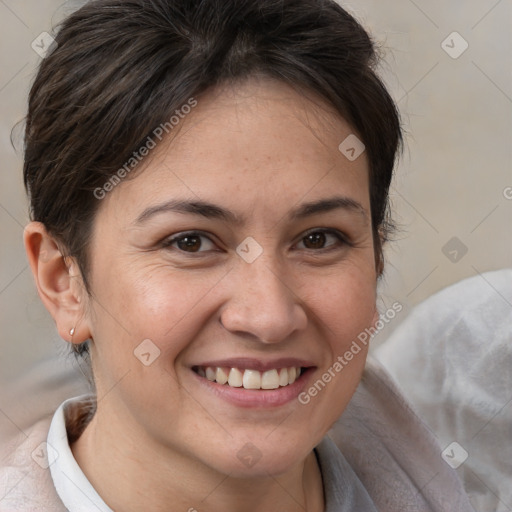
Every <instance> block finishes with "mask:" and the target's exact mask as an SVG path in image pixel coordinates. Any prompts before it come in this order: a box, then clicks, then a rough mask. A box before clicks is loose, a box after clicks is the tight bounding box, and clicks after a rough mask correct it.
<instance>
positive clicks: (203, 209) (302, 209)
mask: <svg viewBox="0 0 512 512" xmlns="http://www.w3.org/2000/svg"><path fill="white" fill-rule="evenodd" d="M338 209H342V210H345V211H348V212H352V213H357V214H360V215H361V216H362V217H363V219H364V221H365V222H367V221H368V215H367V213H366V210H365V209H364V207H363V206H362V205H361V204H360V203H358V202H357V201H355V200H354V199H351V198H349V197H344V196H335V197H331V198H327V199H321V200H318V201H312V202H309V203H304V204H302V205H300V206H299V207H298V208H296V209H295V210H292V211H291V212H290V213H289V214H288V218H289V219H290V220H300V219H304V218H306V217H310V216H312V215H317V214H319V213H327V212H331V211H333V210H338ZM167 212H174V213H184V214H192V215H200V216H202V217H206V218H208V219H218V220H222V221H224V222H227V223H231V224H237V225H241V224H243V223H244V222H245V219H244V218H243V217H241V216H239V215H238V214H236V213H234V212H232V211H230V210H227V209H225V208H223V207H221V206H218V205H215V204H213V203H209V202H207V201H199V200H197V201H187V200H172V201H166V202H165V203H161V204H157V205H155V206H150V207H149V208H146V209H145V210H144V211H143V212H142V213H141V214H140V215H139V216H138V217H137V219H136V220H135V224H143V223H144V222H146V221H148V220H149V219H150V218H151V217H154V216H155V215H158V214H161V213H167Z"/></svg>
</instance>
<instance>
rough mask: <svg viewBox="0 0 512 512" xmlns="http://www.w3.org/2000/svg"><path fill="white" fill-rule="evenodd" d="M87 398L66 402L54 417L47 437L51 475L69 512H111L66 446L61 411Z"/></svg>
mask: <svg viewBox="0 0 512 512" xmlns="http://www.w3.org/2000/svg"><path fill="white" fill-rule="evenodd" d="M86 396H87V395H83V396H80V397H75V398H70V399H69V400H66V401H65V402H63V403H62V404H61V405H60V406H59V408H58V409H57V410H56V411H55V414H54V415H53V419H52V422H51V425H50V430H49V431H48V437H47V442H48V445H49V446H47V451H48V461H49V463H50V473H51V476H52V480H53V485H54V486H55V489H56V491H57V494H58V495H59V498H60V499H61V501H62V503H64V505H65V507H66V508H67V509H68V510H69V512H91V510H94V511H99V512H113V510H112V509H111V508H110V507H109V506H108V505H107V504H106V503H105V502H104V501H103V500H102V499H101V498H100V496H99V494H98V493H97V492H96V491H95V489H94V487H93V486H92V485H91V482H89V480H88V479H87V477H86V476H85V475H84V473H83V471H82V470H81V469H80V466H79V465H78V463H77V462H76V460H75V457H74V456H73V452H72V451H71V448H70V446H69V441H68V434H67V430H66V417H65V411H64V408H65V407H66V404H68V403H71V402H75V401H77V400H81V399H82V398H85V397H86Z"/></svg>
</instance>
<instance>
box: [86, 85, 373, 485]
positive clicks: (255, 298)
mask: <svg viewBox="0 0 512 512" xmlns="http://www.w3.org/2000/svg"><path fill="white" fill-rule="evenodd" d="M180 123H181V126H180V127H179V128H180V131H179V132H178V131H176V133H177V135H176V136H175V137H174V138H173V140H172V141H169V143H167V141H165V142H164V143H163V144H162V145H160V146H159V147H157V148H156V149H154V150H153V151H154V152H155V153H154V155H152V156H153V157H152V158H151V159H150V160H148V161H147V162H146V164H147V165H145V168H143V170H142V171H141V172H138V173H137V174H136V175H135V177H133V178H130V179H126V180H124V181H123V182H122V183H120V184H119V185H118V186H117V187H115V188H114V190H112V191H111V192H110V193H108V194H107V196H106V197H105V198H104V199H103V200H102V202H101V205H100V209H99V212H98V214H97V217H96V219H95V225H94V231H93V239H92V242H91V246H90V254H91V273H90V283H91V289H92V298H91V299H90V301H89V304H88V306H89V307H88V310H87V313H86V316H85V317H84V319H83V320H82V322H87V323H88V328H89V330H90V332H91V336H92V338H93V348H92V351H93V352H92V356H93V368H94V373H95V379H96V383H97V389H98V412H97V416H98V423H99V424H102V425H108V427H107V428H110V429H112V431H117V432H121V431H122V432H123V433H124V435H125V436H126V437H127V438H129V439H130V440H131V442H133V444H134V446H135V445H136V446H140V448H141V449H144V450H149V451H151V452H153V453H154V454H155V457H161V456H167V455H169V456H172V455H174V456H176V455H179V456H180V457H183V456H185V457H187V458H189V459H193V460H194V461H196V462H199V463H202V464H204V465H206V466H208V467H210V468H212V469H215V470H217V471H220V472H223V473H226V474H228V473H230V474H232V475H233V476H234V475H249V474H251V475H258V474H261V475H264V474H267V473H272V474H279V473H282V472H284V471H286V470H287V469H289V468H292V467H294V466H295V465H297V464H299V463H300V462H301V461H302V460H303V459H304V458H305V457H306V456H307V454H308V453H310V451H311V450H312V448H313V447H314V446H315V445H316V444H317V443H318V442H319V441H320V440H321V438H322V437H323V436H324V434H325V433H326V431H327V430H328V429H329V428H330V427H331V425H332V424H333V422H334V421H335V420H336V419H337V417H338V416H339V415H340V413H341V412H342V411H343V409H344V408H345V406H346V404H347V402H348V401H349V399H350V398H351V395H352V393H353V392H354V390H355V388H356V386H357V384H358V382H359V379H360V376H361V372H362V370H363V366H364V363H365V358H366V349H365V348H364V347H363V349H362V350H361V351H360V352H359V353H357V354H356V355H354V356H353V358H352V359H351V360H350V361H347V360H346V359H343V360H344V361H345V363H346V364H343V365H342V369H341V370H340V369H339V366H334V367H333V365H335V362H336V361H337V360H338V361H339V359H338V356H340V357H343V356H344V354H345V353H346V352H347V351H348V350H349V348H350V346H351V344H352V342H353V341H354V340H355V339H356V338H357V336H358V334H359V333H361V332H362V331H364V329H365V328H367V327H368V326H370V325H372V322H373V321H374V320H375V292H376V270H375V255H374V246H373V240H372V226H371V220H370V203H369V186H368V161H367V159H366V155H365V153H363V154H361V155H360V156H359V157H358V158H356V159H355V160H353V161H351V160H349V159H348V158H347V157H346V156H345V155H344V154H343V153H342V152H341V151H340V150H339V149H338V146H339V145H340V143H341V142H342V141H344V140H345V139H346V138H347V137H348V136H349V135H350V134H352V132H353V130H352V129H351V127H350V126H349V125H348V124H347V123H346V122H345V121H343V120H342V119H340V118H339V117H336V116H335V115H333V114H332V113H328V112H326V110H325V107H324V109H322V108H320V107H318V105H317V106H314V105H313V103H311V102H310V101H309V100H307V99H306V98H305V97H303V96H300V95H299V94H297V93H296V92H294V91H293V90H292V89H291V88H289V87H287V86H286V85H283V84H279V83H275V82H271V81H259V82H257V81H251V82H248V83H246V84H245V85H240V86H237V87H236V88H235V89H233V88H230V89H228V88H222V89H218V90H217V91H214V92H210V93H209V94H208V95H207V96H205V97H203V98H201V99H200V100H199V101H198V104H197V106H196V107H195V108H193V110H192V112H191V113H190V114H188V116H187V117H185V118H184V119H182V120H180ZM175 130H176V129H175ZM349 140H350V139H349ZM349 154H351V153H350V151H349ZM138 171H140V169H139V170H138ZM191 232H192V233H191ZM218 368H220V369H218ZM231 368H234V369H235V370H231ZM284 368H287V369H288V368H301V372H302V373H301V375H300V376H299V377H296V380H294V379H295V377H294V376H293V373H294V370H289V371H288V370H286V371H283V369H284ZM265 372H266V373H265ZM325 375H328V376H329V375H330V379H329V378H328V377H325ZM322 376H324V380H322ZM228 377H229V382H228V383H222V382H223V378H224V380H225V378H228ZM211 378H216V379H218V380H219V381H220V383H219V382H214V381H211V380H209V379H211ZM287 379H288V380H287ZM319 379H320V380H321V381H322V382H321V383H320V384H319V383H318V382H317V381H318V380H319ZM326 381H329V382H327V383H326ZM288 382H293V383H292V384H288ZM315 382H317V385H316V389H317V392H316V393H315V392H314V391H313V392H312V393H309V392H308V390H309V389H310V388H311V387H312V386H314V384H315ZM230 383H231V384H232V386H231V385H230ZM285 383H286V385H284V384H285ZM240 384H242V386H241V387H240ZM244 385H245V386H246V387H248V388H251V387H253V388H259V387H261V386H264V387H268V388H276V386H278V387H277V389H246V388H245V387H244Z"/></svg>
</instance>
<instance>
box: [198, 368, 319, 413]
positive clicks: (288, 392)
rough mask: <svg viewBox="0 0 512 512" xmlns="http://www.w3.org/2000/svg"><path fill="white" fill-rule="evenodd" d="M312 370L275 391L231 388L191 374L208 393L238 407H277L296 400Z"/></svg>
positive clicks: (308, 369) (304, 372)
mask: <svg viewBox="0 0 512 512" xmlns="http://www.w3.org/2000/svg"><path fill="white" fill-rule="evenodd" d="M312 370H313V368H307V369H306V370H305V371H303V372H302V374H301V375H300V377H299V378H298V379H297V380H296V381H295V382H294V383H293V384H288V386H283V387H280V388H277V389H245V388H243V387H240V388H233V387H231V386H229V385H227V384H219V383H217V382H212V381H210V380H208V379H206V378H205V377H201V376H200V375H198V374H197V373H196V372H194V371H193V370H191V372H192V373H193V374H194V376H195V377H196V378H197V379H198V380H199V383H200V384H201V385H202V386H204V387H205V388H206V389H208V391H210V392H211V393H213V394H214V395H216V396H218V397H220V398H222V399H223V400H226V401H227V402H230V403H232V404H233V405H236V406H238V407H279V406H281V405H285V404H287V403H289V402H292V401H293V400H298V396H299V395H300V393H301V392H302V390H303V389H304V388H305V387H306V379H308V378H309V376H310V374H311V373H312Z"/></svg>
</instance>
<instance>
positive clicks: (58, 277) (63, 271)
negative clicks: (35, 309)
mask: <svg viewBox="0 0 512 512" xmlns="http://www.w3.org/2000/svg"><path fill="white" fill-rule="evenodd" d="M23 239H24V243H25V251H26V253H27V257H28V261H29V264H30V268H31V270H32V274H33V275H34V279H35V281H36V286H37V291H38V293H39V297H40V298H41V300H42V301H43V304H44V305H45V307H46V309H47V310H48V311H49V313H50V314H51V315H52V317H53V319H54V321H55V324H56V326H57V330H58V332H59V335H60V337H61V338H62V339H64V340H66V341H69V342H71V343H75V344H79V343H82V342H83V341H85V340H87V339H88V338H90V337H91V333H90V330H89V326H88V323H87V320H86V317H85V315H84V305H85V303H86V300H85V299H86V293H85V288H84V285H83V281H82V277H81V274H80V272H79V269H78V265H77V264H76V262H75V261H74V260H73V259H71V258H70V259H69V260H68V261H66V259H65V258H64V256H63V254H62V253H61V251H60V249H59V247H58V245H57V243H56V241H55V240H54V239H53V238H52V237H51V236H50V235H49V234H48V232H47V231H46V228H45V226H44V224H42V223H41V222H30V223H29V224H28V225H27V226H26V227H25V231H24V235H23ZM72 329H74V331H72Z"/></svg>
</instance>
